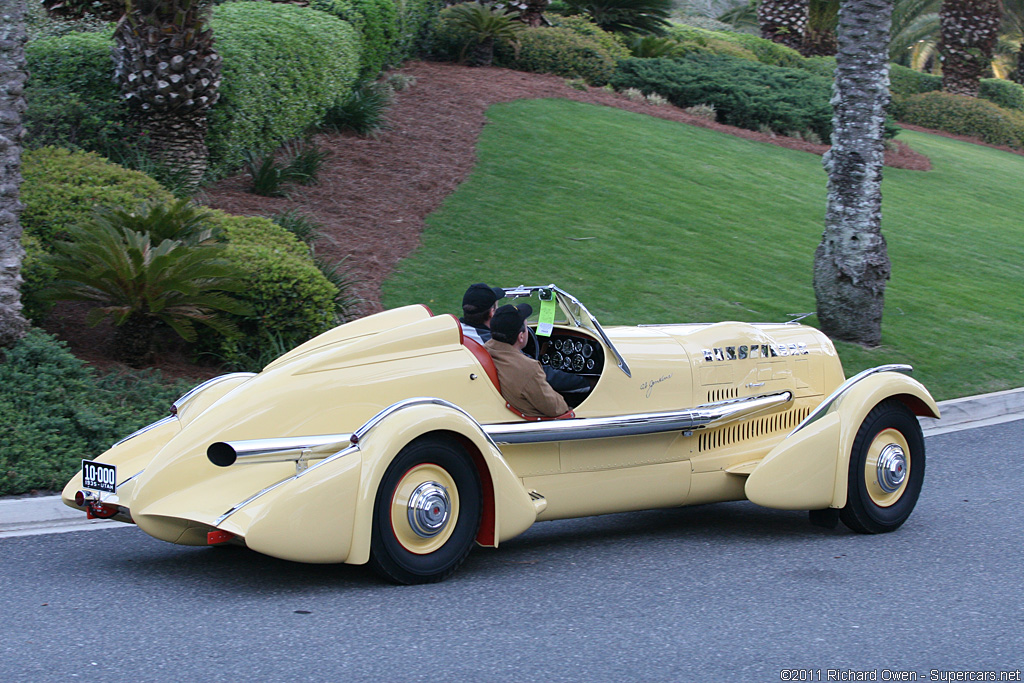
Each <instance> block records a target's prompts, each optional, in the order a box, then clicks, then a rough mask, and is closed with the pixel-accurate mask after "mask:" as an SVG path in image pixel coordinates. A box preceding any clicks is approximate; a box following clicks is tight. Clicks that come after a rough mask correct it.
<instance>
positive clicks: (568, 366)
mask: <svg viewBox="0 0 1024 683" xmlns="http://www.w3.org/2000/svg"><path fill="white" fill-rule="evenodd" d="M562 369H563V370H567V371H568V370H572V356H570V355H568V354H566V355H565V357H564V358H563V359H562Z"/></svg>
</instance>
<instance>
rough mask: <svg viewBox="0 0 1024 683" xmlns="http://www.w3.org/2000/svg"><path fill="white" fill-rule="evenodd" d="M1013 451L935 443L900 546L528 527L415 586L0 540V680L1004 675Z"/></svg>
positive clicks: (1010, 643)
mask: <svg viewBox="0 0 1024 683" xmlns="http://www.w3.org/2000/svg"><path fill="white" fill-rule="evenodd" d="M1022 443H1024V420H1020V421H1016V422H1008V423H1005V424H1001V425H996V426H992V427H985V428H979V429H972V430H967V431H962V432H956V433H950V434H944V435H941V436H935V437H930V438H929V439H928V441H927V448H928V458H929V461H928V469H927V476H926V477H925V489H924V493H923V494H922V497H921V500H920V502H919V503H918V507H917V510H915V512H914V514H913V515H912V516H911V518H910V520H909V521H908V522H907V523H906V524H905V525H904V526H903V528H902V529H900V530H899V531H897V532H895V533H893V534H888V535H883V536H860V535H856V534H853V533H850V532H848V531H845V530H843V529H842V528H840V529H837V530H835V531H827V530H823V529H819V528H815V527H811V526H810V525H809V524H808V523H807V521H806V515H805V514H804V513H795V512H781V511H774V510H766V509H763V508H759V507H757V506H755V505H753V504H750V503H729V504H719V505H709V506H701V507H695V508H682V509H675V510H661V511H651V512H641V513H630V514H620V515H608V516H604V517H597V518H589V519H582V520H568V521H561V522H546V523H542V524H538V525H536V526H535V527H534V528H532V529H531V530H529V531H528V532H527V533H526V534H524V535H523V536H521V537H519V538H517V539H515V540H514V541H511V542H509V543H507V544H505V545H503V546H502V547H501V548H500V549H498V550H485V549H477V550H476V551H474V552H473V553H472V554H471V556H470V558H469V560H468V561H467V563H466V565H465V566H464V567H463V568H462V569H461V570H460V571H459V572H458V573H457V574H456V575H455V576H454V577H453V578H452V579H450V580H449V581H447V582H445V583H442V584H437V585H430V586H416V587H395V586H391V585H387V584H383V583H381V582H380V581H379V580H378V579H377V578H376V576H375V575H373V574H372V573H371V572H369V571H368V570H366V569H364V568H362V567H350V566H337V567H335V566H311V565H298V564H291V563H287V562H282V561H278V560H274V559H271V558H267V557H263V556H261V555H257V554H255V553H251V552H249V551H246V550H244V549H234V548H222V549H215V548H184V547H178V546H174V545H169V544H166V543H162V542H159V541H156V540H154V539H151V538H149V537H148V536H146V535H145V534H143V533H142V532H140V531H138V530H136V529H134V528H132V527H124V528H118V529H113V530H109V531H93V532H90V533H66V534H54V535H44V536H27V537H21V538H8V539H0V576H2V579H3V582H2V586H0V591H2V593H0V595H2V600H0V606H2V615H3V618H2V619H0V680H2V681H5V682H9V681H39V682H42V681H68V680H73V679H91V680H97V681H98V680H118V681H132V682H136V681H167V680H171V679H174V680H201V681H290V680H300V679H301V680H305V681H351V680H374V681H437V682H440V681H584V680H586V681H588V682H590V681H718V680H728V681H733V680H737V681H748V680H749V681H778V680H786V679H789V678H791V679H792V680H807V678H808V676H809V678H810V680H823V681H824V680H858V678H857V677H855V676H854V675H851V674H857V675H860V676H861V677H863V676H870V675H874V676H875V679H876V680H894V678H893V674H899V673H900V672H913V673H914V674H916V676H917V678H916V680H956V679H950V678H949V677H948V674H946V673H943V672H948V671H951V670H952V671H971V672H976V671H993V672H1000V671H1010V672H1016V671H1018V670H1019V669H1021V668H1022V667H1024V609H1022V607H1024V597H1022V596H1024V593H1022V591H1021V583H1022V579H1024V569H1022V566H1024V545H1022V543H1021V540H1022V536H1024V534H1022V532H1024V517H1022V515H1021V514H1020V497H1021V495H1022V492H1024V457H1022V456H1024V449H1022V446H1021V444H1022ZM790 669H798V670H803V671H804V673H802V674H801V673H796V674H795V675H790V674H788V673H787V674H786V675H785V678H784V677H783V675H782V672H783V670H790ZM830 670H833V671H838V672H839V673H831V674H830ZM933 670H934V673H931V672H932V671H933ZM1019 675H1020V674H1019V673H1017V674H1016V676H1019ZM944 677H945V678H944ZM910 680H913V679H910ZM960 680H967V679H965V678H961V679H960ZM1009 680H1020V678H1019V677H1017V678H1010V679H1009Z"/></svg>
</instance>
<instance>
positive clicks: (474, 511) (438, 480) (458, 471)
mask: <svg viewBox="0 0 1024 683" xmlns="http://www.w3.org/2000/svg"><path fill="white" fill-rule="evenodd" d="M481 507H482V500H481V493H480V478H479V475H478V473H477V471H476V467H474V465H473V463H472V462H471V461H470V459H469V457H468V456H467V455H466V453H465V451H464V450H463V449H462V448H461V447H460V446H459V444H458V443H457V442H456V441H455V440H453V439H451V438H447V437H442V436H428V437H423V438H420V439H417V440H416V441H413V442H412V443H410V444H409V445H408V446H406V447H405V448H403V449H402V451H401V452H400V453H399V454H398V455H397V456H396V457H395V459H394V460H393V461H392V463H391V465H389V466H388V469H387V471H386V472H385V473H384V477H383V479H381V482H380V487H379V488H378V489H377V497H376V500H375V502H374V509H373V532H372V536H371V540H370V551H371V554H370V563H371V565H372V566H373V567H374V568H375V569H376V570H377V571H378V572H380V573H381V574H382V575H383V576H384V577H385V578H387V579H390V580H392V581H395V582H396V583H403V584H414V583H430V582H433V581H441V580H442V579H445V578H447V577H448V576H450V575H451V574H452V573H453V572H454V571H455V570H456V569H458V568H459V565H461V564H462V562H463V561H464V560H465V559H466V556H467V555H468V554H469V551H470V550H471V549H472V547H473V542H474V540H475V539H476V534H477V530H478V529H479V527H480V510H481Z"/></svg>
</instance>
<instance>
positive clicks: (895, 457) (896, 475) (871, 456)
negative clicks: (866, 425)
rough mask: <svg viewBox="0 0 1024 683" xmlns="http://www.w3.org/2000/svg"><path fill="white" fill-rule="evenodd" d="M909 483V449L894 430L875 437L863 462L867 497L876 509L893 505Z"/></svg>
mask: <svg viewBox="0 0 1024 683" xmlns="http://www.w3.org/2000/svg"><path fill="white" fill-rule="evenodd" d="M908 481H910V445H909V444H908V443H907V439H906V437H904V436H903V434H902V432H900V431H899V430H897V429H884V430H882V431H880V432H879V433H878V434H877V435H875V438H874V440H872V442H871V445H870V446H869V447H868V455H867V458H866V459H865V460H864V483H865V484H866V485H867V489H868V496H869V497H870V498H871V502H873V503H874V504H875V505H877V506H878V507H883V508H886V507H889V506H891V505H893V504H895V503H896V501H898V500H899V499H900V497H901V496H902V495H903V492H904V491H906V490H907V482H908Z"/></svg>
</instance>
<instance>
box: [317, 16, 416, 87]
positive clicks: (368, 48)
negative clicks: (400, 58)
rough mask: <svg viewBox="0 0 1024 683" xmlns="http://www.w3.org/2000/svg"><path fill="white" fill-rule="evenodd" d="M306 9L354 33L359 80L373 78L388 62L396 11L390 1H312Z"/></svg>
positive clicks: (394, 36) (395, 35) (395, 31)
mask: <svg viewBox="0 0 1024 683" xmlns="http://www.w3.org/2000/svg"><path fill="white" fill-rule="evenodd" d="M309 6H310V7H312V8H313V9H316V10H320V11H321V12H326V13H327V14H333V15H334V16H336V17H338V18H339V19H342V20H343V21H346V22H347V23H349V24H351V25H352V27H353V28H355V30H356V31H358V33H359V36H360V38H361V40H360V63H361V64H362V67H361V68H360V71H359V73H360V76H361V77H363V78H373V77H375V76H376V75H377V74H378V73H380V71H381V69H383V68H384V67H385V66H386V65H387V63H388V62H389V61H390V60H391V58H392V56H393V50H394V47H395V46H396V45H397V44H398V7H397V6H396V5H395V3H394V2H393V0H312V2H310V3H309Z"/></svg>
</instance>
